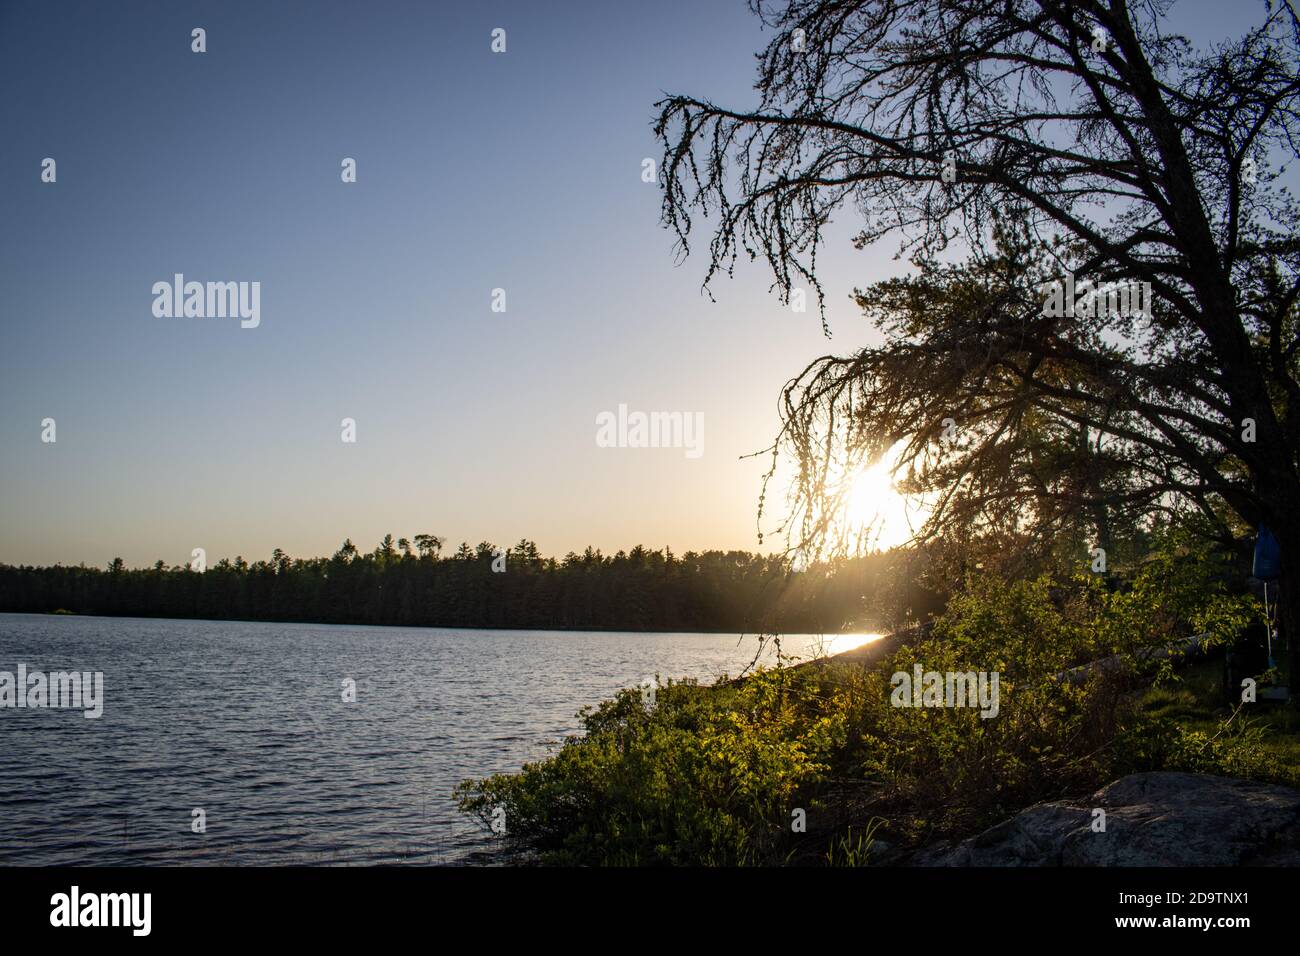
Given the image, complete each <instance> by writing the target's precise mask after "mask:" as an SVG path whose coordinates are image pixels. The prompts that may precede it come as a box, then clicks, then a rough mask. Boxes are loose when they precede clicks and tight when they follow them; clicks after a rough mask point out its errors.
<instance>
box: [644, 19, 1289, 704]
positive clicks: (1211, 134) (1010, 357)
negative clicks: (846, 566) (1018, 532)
mask: <svg viewBox="0 0 1300 956" xmlns="http://www.w3.org/2000/svg"><path fill="white" fill-rule="evenodd" d="M752 6H753V8H754V10H755V11H756V12H757V13H758V14H759V16H761V17H762V18H763V20H764V22H765V24H766V25H768V26H770V27H772V28H773V29H774V30H775V31H776V36H775V38H774V39H773V40H772V41H771V43H770V44H769V45H768V47H767V48H766V50H765V52H764V53H763V54H762V55H761V57H760V68H759V79H758V85H757V89H758V92H759V104H758V106H757V107H756V108H754V109H728V108H725V107H722V106H718V105H716V104H714V103H712V102H710V101H708V100H706V99H700V98H696V97H692V96H685V95H676V96H670V97H668V98H667V99H665V100H663V101H661V102H660V103H659V104H657V106H658V109H659V111H660V112H659V116H658V120H657V123H656V131H657V133H658V135H659V137H660V138H661V140H662V142H663V146H664V158H663V170H664V176H663V179H662V182H663V190H664V200H663V217H664V222H665V224H666V225H667V226H668V227H669V228H670V229H672V230H674V231H675V233H676V235H677V236H678V238H679V240H680V243H681V248H682V251H683V253H687V252H689V248H690V247H689V244H688V240H689V238H690V234H691V231H692V226H693V224H694V223H693V217H695V216H699V215H700V214H707V215H709V216H711V217H713V218H712V222H713V224H714V231H713V236H712V241H711V245H710V266H709V270H708V273H707V275H706V278H705V285H706V287H707V285H708V283H709V282H710V281H711V280H712V279H713V278H714V277H715V276H716V275H717V274H718V272H720V271H722V272H727V271H729V270H730V268H731V266H732V264H733V263H734V261H735V259H736V256H737V254H738V253H739V252H740V251H742V250H743V251H745V252H747V253H748V254H749V255H751V256H757V257H761V258H763V259H765V260H766V262H767V263H768V264H769V266H770V267H771V269H772V271H773V273H774V276H775V280H776V284H777V287H778V288H779V289H780V291H781V292H782V294H783V295H786V296H788V295H789V293H790V291H791V289H792V288H793V287H794V286H795V285H797V284H798V283H800V282H806V283H808V284H810V285H811V286H812V287H813V288H814V289H815V290H816V293H817V296H818V299H819V301H821V300H822V299H823V291H822V287H821V284H820V282H819V281H818V276H817V270H816V262H817V258H816V257H817V252H818V249H819V247H820V244H821V241H822V232H823V227H824V226H825V224H826V223H827V222H829V220H830V218H831V216H832V214H833V213H835V212H836V211H837V210H839V209H840V208H841V207H842V206H844V205H845V204H851V205H852V206H853V207H854V208H855V209H856V210H857V211H858V213H859V214H860V215H861V217H862V220H863V225H862V229H861V232H860V233H859V234H858V236H857V238H856V242H857V243H858V245H859V246H862V245H866V244H868V243H871V242H874V241H876V240H877V239H880V238H882V237H885V236H890V235H893V236H897V237H899V241H900V243H901V248H902V250H903V251H904V252H905V253H906V254H908V255H910V256H912V257H913V258H914V260H915V261H916V263H917V265H918V266H920V269H921V273H920V276H919V278H917V279H916V280H915V281H913V282H905V281H898V282H896V283H894V284H892V285H888V284H887V285H884V286H876V287H874V288H873V290H871V292H869V293H868V294H866V295H862V294H861V293H860V294H859V302H860V304H862V305H863V306H864V307H866V308H867V309H868V310H869V311H874V312H875V313H876V317H877V319H879V320H883V322H884V323H885V329H886V331H887V333H888V339H887V341H886V343H885V345H884V346H883V347H881V348H876V349H867V350H865V351H863V352H862V353H860V354H859V355H856V356H853V357H850V358H834V357H828V358H826V359H824V360H822V361H821V362H820V363H814V364H813V365H811V366H810V367H809V368H808V369H806V370H805V372H804V373H803V375H801V376H799V377H798V378H797V379H796V380H795V381H794V382H792V383H791V385H790V386H789V387H787V389H786V391H785V394H784V397H783V403H782V408H783V415H784V422H783V430H782V433H781V435H780V437H779V438H778V441H777V443H776V444H775V445H774V446H773V453H774V454H776V452H777V451H778V450H779V449H780V448H781V447H787V448H789V449H790V450H791V451H793V453H794V455H795V457H796V458H797V459H798V461H799V462H800V466H801V474H800V480H799V485H798V489H797V493H796V503H795V507H794V508H793V510H792V513H791V520H790V522H789V523H787V524H786V525H785V526H784V528H785V530H786V531H787V533H792V534H793V537H794V540H795V543H796V544H797V545H798V546H800V547H805V548H809V547H811V548H813V549H815V548H817V547H818V546H819V545H823V544H824V543H825V541H826V538H827V534H828V532H829V530H830V529H829V526H828V524H827V522H826V521H825V520H824V514H823V508H824V506H825V503H826V502H825V496H826V492H827V481H826V478H827V473H826V469H825V466H824V465H823V464H820V462H825V461H827V460H828V456H829V457H830V458H831V459H833V460H835V461H836V463H837V468H836V473H841V472H842V471H843V470H844V469H845V468H852V467H855V466H857V465H858V464H860V463H861V462H862V461H869V460H871V459H873V458H875V457H878V456H879V455H880V454H882V453H883V451H884V450H885V449H887V448H889V447H890V446H891V445H892V444H893V442H894V441H896V440H902V441H905V442H906V443H907V444H906V452H905V453H904V457H903V468H904V471H905V472H908V473H911V472H916V473H919V474H920V475H921V476H922V477H921V481H922V483H923V484H928V485H929V486H931V487H939V486H942V487H943V488H944V489H945V493H944V494H943V496H942V498H941V501H940V508H939V510H938V512H937V513H936V517H935V519H934V522H933V523H932V525H931V527H930V530H931V531H932V532H934V531H937V530H940V529H944V528H945V527H946V528H951V527H952V522H951V521H949V519H950V518H952V517H954V516H956V517H957V518H959V519H961V520H962V521H964V522H965V523H966V524H967V526H968V527H969V526H972V525H973V526H975V527H979V526H981V525H983V526H985V527H987V526H989V525H996V524H997V523H999V522H1002V523H1004V524H1007V523H1009V524H1017V523H1020V524H1024V523H1038V524H1039V525H1040V527H1041V528H1043V529H1047V530H1050V529H1052V528H1053V527H1054V526H1056V525H1058V524H1059V521H1060V519H1061V517H1062V515H1063V514H1064V513H1066V512H1071V511H1074V512H1078V511H1084V512H1088V513H1091V514H1092V515H1093V524H1094V525H1097V526H1099V527H1100V526H1105V524H1106V521H1107V520H1108V519H1106V518H1104V517H1103V518H1101V520H1100V521H1099V520H1098V517H1099V516H1101V515H1102V514H1103V512H1105V514H1106V515H1110V514H1112V513H1114V512H1115V511H1116V510H1119V511H1129V512H1131V511H1135V510H1136V511H1143V510H1149V509H1171V508H1173V509H1177V508H1195V509H1198V510H1199V511H1200V512H1202V513H1203V515H1204V516H1205V517H1206V518H1207V519H1208V521H1209V527H1211V528H1215V529H1218V530H1219V531H1220V532H1222V531H1223V530H1224V529H1225V528H1226V527H1227V526H1228V525H1230V523H1231V522H1232V521H1234V520H1235V521H1238V522H1244V523H1245V524H1247V525H1249V526H1252V527H1254V526H1258V525H1260V524H1264V525H1267V526H1268V527H1270V528H1271V529H1273V531H1274V532H1275V533H1276V535H1277V537H1278V540H1279V541H1280V543H1281V546H1282V561H1283V574H1284V577H1285V578H1286V579H1287V580H1292V581H1294V580H1296V579H1297V576H1298V574H1300V481H1298V480H1297V474H1298V473H1297V450H1298V449H1300V374H1297V349H1298V348H1300V339H1298V338H1297V311H1296V301H1297V296H1298V295H1300V235H1298V233H1297V229H1296V223H1297V221H1300V220H1298V219H1297V212H1298V210H1297V208H1296V204H1295V202H1294V201H1293V199H1292V197H1291V196H1290V195H1289V194H1288V193H1287V192H1286V190H1285V189H1283V188H1281V186H1280V184H1279V182H1278V177H1279V170H1278V169H1277V168H1275V167H1274V166H1273V165H1272V164H1273V163H1274V162H1275V161H1279V160H1288V159H1292V158H1294V157H1295V156H1296V155H1297V139H1296V132H1297V129H1296V120H1297V112H1296V111H1297V105H1298V101H1297V97H1298V95H1300V70H1298V69H1297V50H1298V49H1300V20H1298V19H1297V16H1296V12H1295V9H1294V6H1293V5H1292V3H1290V2H1287V0H1283V2H1280V3H1274V4H1263V3H1261V4H1260V5H1259V6H1258V7H1256V8H1255V9H1256V10H1257V11H1258V12H1259V14H1260V16H1259V22H1258V23H1257V24H1256V25H1254V26H1251V27H1248V28H1243V31H1242V34H1241V35H1240V36H1239V37H1238V38H1236V39H1233V40H1229V41H1225V42H1223V43H1220V44H1218V45H1216V46H1214V47H1213V48H1210V49H1206V50H1197V49H1195V48H1193V46H1192V45H1191V44H1190V43H1189V42H1188V41H1187V40H1186V39H1184V38H1183V37H1180V36H1178V35H1175V34H1173V33H1170V32H1168V31H1167V24H1165V23H1163V22H1162V14H1163V12H1164V10H1165V8H1166V6H1167V5H1166V4H1162V3H1157V2H1142V3H1130V2H1127V0H998V2H990V0H924V2H921V0H859V2H837V0H792V2H790V3H787V4H785V5H783V6H781V7H780V8H775V7H772V6H771V5H770V4H767V3H763V2H754V3H753V4H752ZM962 247H964V248H965V249H966V250H967V251H968V252H970V253H971V255H972V261H971V262H969V263H967V264H966V265H965V266H962V267H958V268H954V269H948V268H945V267H942V266H940V264H939V260H938V256H939V255H940V253H942V252H943V251H944V250H948V252H949V253H952V252H953V251H960V249H961V248H962ZM1004 271H1005V274H1004ZM1067 272H1069V273H1072V274H1073V276H1074V278H1075V280H1076V281H1077V282H1079V283H1083V282H1085V281H1087V282H1092V283H1095V284H1097V285H1103V284H1112V283H1121V284H1127V283H1139V284H1141V283H1148V284H1149V287H1150V290H1151V292H1152V305H1151V308H1150V309H1149V310H1147V311H1146V313H1145V314H1137V315H1135V314H1127V315H1114V314H1100V315H1099V314H1096V313H1097V311H1099V310H1088V311H1091V312H1092V314H1089V315H1067V316H1052V315H1050V314H1044V312H1045V311H1050V310H1045V308H1044V300H1045V297H1046V292H1045V290H1036V291H1034V285H1035V283H1037V282H1040V281H1042V280H1044V279H1048V278H1057V279H1062V280H1063V279H1064V276H1065V273H1067ZM1139 288H1140V285H1139ZM824 321H825V319H824V312H823V322H824ZM944 419H951V420H953V421H954V423H955V424H956V425H958V426H959V428H960V429H961V431H962V432H963V442H961V443H953V444H949V445H944V444H942V442H941V440H940V439H941V433H942V428H943V420H944ZM1071 456H1074V457H1073V459H1071ZM1048 459H1051V460H1048ZM1080 469H1082V470H1083V471H1084V472H1086V474H1084V475H1083V476H1082V477H1081V478H1080V480H1078V481H1074V482H1073V483H1071V482H1069V481H1068V480H1067V477H1068V475H1069V473H1071V472H1073V471H1076V470H1080ZM1035 479H1039V480H1038V482H1037V486H1036V485H1035ZM1026 501H1032V507H1031V508H1029V509H1028V510H1027V511H1026V510H1024V509H1023V506H1024V505H1025V503H1026ZM1097 533H1098V534H1099V533H1100V530H1099V529H1098V530H1097ZM1078 546H1079V549H1080V551H1082V550H1083V548H1084V546H1085V542H1083V541H1080V542H1078ZM1282 616H1283V620H1284V626H1285V627H1286V628H1287V630H1288V633H1289V634H1291V635H1300V586H1292V587H1288V588H1284V589H1283V604H1282ZM1292 640H1294V638H1292ZM1296 657H1297V655H1295V654H1292V655H1291V659H1292V666H1293V675H1292V686H1296V680H1295V673H1294V666H1295V661H1296Z"/></svg>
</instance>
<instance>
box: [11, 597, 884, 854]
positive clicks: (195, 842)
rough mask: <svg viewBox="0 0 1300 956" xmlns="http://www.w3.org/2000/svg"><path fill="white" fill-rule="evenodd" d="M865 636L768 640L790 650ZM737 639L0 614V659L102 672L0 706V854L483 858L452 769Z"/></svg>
mask: <svg viewBox="0 0 1300 956" xmlns="http://www.w3.org/2000/svg"><path fill="white" fill-rule="evenodd" d="M867 639H868V637H867V636H866V635H856V636H848V635H839V636H836V637H835V638H834V640H833V641H831V640H830V639H825V640H824V639H822V638H820V637H816V636H811V635H795V636H791V635H786V636H784V637H783V638H782V641H783V649H784V651H785V652H786V653H787V654H790V653H793V654H796V655H798V656H801V657H807V656H817V655H818V654H820V653H825V652H827V651H831V652H835V651H840V650H846V649H848V648H849V647H852V646H856V645H858V644H861V643H863V642H864V641H866V640H867ZM757 648H758V643H757V639H756V638H755V637H753V636H749V637H745V638H743V639H742V638H741V637H739V636H738V635H734V634H731V635H728V634H643V633H621V632H596V631H587V632H575V631H492V630H459V629H450V628H401V627H362V626H358V627H353V626H336V625H320V624H268V623H256V622H231V621H180V620H158V619H141V618H104V617H74V616H45V615H26V614H0V671H7V672H9V673H10V674H15V675H16V673H17V671H18V667H19V665H20V664H22V665H25V667H26V670H27V671H28V673H29V674H32V673H35V672H44V673H53V672H57V671H73V670H75V671H83V672H95V671H100V672H102V673H103V682H104V688H103V714H102V716H101V717H99V718H98V719H87V718H86V717H84V716H83V714H82V711H81V710H72V709H53V708H48V707H47V708H38V709H33V708H17V707H13V708H10V707H0V780H2V781H3V788H0V864H3V865H18V864H25V865H38V866H50V865H74V864H75V865H140V864H146V865H147V864H167V865H181V864H208V865H224V864H238V865H264V866H265V865H288V864H309V865H320V864H347V863H352V864H381V863H382V864H386V863H416V864H425V865H429V864H435V865H436V864H474V863H488V862H492V861H493V860H494V859H496V857H495V856H494V854H493V853H492V850H493V848H494V846H495V842H494V841H495V839H496V838H494V837H493V836H492V835H491V834H488V833H486V832H484V831H483V830H482V829H481V828H480V827H479V826H478V825H477V823H476V822H475V821H473V820H471V819H469V818H467V817H465V816H464V815H462V814H460V813H459V812H457V811H456V809H455V805H454V803H453V801H452V799H451V790H452V787H454V786H455V785H456V784H457V783H459V782H460V781H461V780H463V779H465V778H467V777H481V776H486V775H488V774H492V773H498V772H503V771H511V770H516V769H518V768H519V767H520V765H521V764H523V763H524V762H526V761H531V760H536V759H538V758H541V757H544V756H546V755H547V754H548V753H550V752H551V751H552V749H553V748H554V747H555V746H556V744H557V742H558V741H560V740H562V739H563V738H564V736H565V735H567V734H572V733H575V732H578V731H579V730H580V725H579V722H578V719H577V717H576V713H577V711H578V710H579V709H580V708H582V707H584V706H587V705H590V704H595V703H597V702H599V701H601V700H603V699H605V698H607V697H610V696H611V695H612V694H614V693H615V692H616V691H618V690H619V689H620V688H624V687H634V686H637V685H639V684H641V682H642V681H644V680H646V679H648V678H654V677H655V676H656V675H658V676H659V677H660V678H661V679H664V680H666V679H669V678H674V679H675V678H684V677H693V678H696V679H699V680H701V681H712V680H714V679H716V678H717V677H718V676H720V675H722V674H724V673H726V674H731V675H736V674H738V673H740V672H741V671H742V670H743V669H744V668H745V667H746V665H748V664H749V663H750V662H751V661H752V660H753V659H754V656H755V653H756V651H757ZM764 660H765V661H766V662H767V663H771V662H772V660H773V658H772V656H771V655H770V654H768V655H767V656H766V657H765V658H764ZM33 679H34V678H33ZM345 681H352V682H355V689H356V690H355V701H352V702H345V701H344V682H345ZM196 810H199V811H202V815H201V817H200V816H199V815H196V813H195V811H196ZM198 819H202V821H203V822H204V824H205V825H206V832H202V833H196V832H193V829H192V826H193V823H194V821H196V820H198Z"/></svg>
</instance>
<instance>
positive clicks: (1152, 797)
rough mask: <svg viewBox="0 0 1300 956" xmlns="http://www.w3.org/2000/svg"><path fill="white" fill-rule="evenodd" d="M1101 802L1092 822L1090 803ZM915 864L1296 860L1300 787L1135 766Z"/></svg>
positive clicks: (926, 854)
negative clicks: (1098, 828)
mask: <svg viewBox="0 0 1300 956" xmlns="http://www.w3.org/2000/svg"><path fill="white" fill-rule="evenodd" d="M1097 807H1100V808H1101V809H1103V810H1105V811H1106V830H1105V832H1093V830H1092V821H1093V819H1094V815H1093V809H1094V808H1097ZM910 862H911V865H913V866H1243V865H1244V866H1296V865H1300V792H1297V791H1295V790H1291V789H1288V788H1286V787H1277V786H1272V785H1270V784H1266V783H1258V782H1256V781H1253V780H1240V779H1237V778H1235V777H1212V776H1208V775H1205V774H1195V773H1170V772H1159V773H1135V774H1132V775H1130V776H1127V777H1122V778H1120V779H1119V780H1116V781H1115V782H1114V783H1111V784H1109V785H1107V786H1105V787H1103V788H1102V789H1101V790H1098V791H1097V792H1096V793H1095V794H1093V795H1092V797H1091V798H1090V799H1089V800H1087V801H1069V802H1065V801H1062V802H1055V803H1042V804H1039V805H1037V806H1034V807H1030V808H1029V809H1028V810H1024V811H1022V812H1021V813H1019V814H1017V815H1016V816H1014V817H1012V818H1011V819H1009V820H1006V821H1004V822H1002V823H999V824H998V825H997V826H994V827H991V828H990V829H988V830H985V831H984V832H983V833H981V834H979V835H978V836H975V837H972V838H970V839H968V840H964V841H962V842H961V843H958V844H956V845H955V846H948V847H939V848H933V849H928V850H923V851H921V852H919V853H917V854H915V855H914V856H913V857H912V859H911V861H910Z"/></svg>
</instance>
